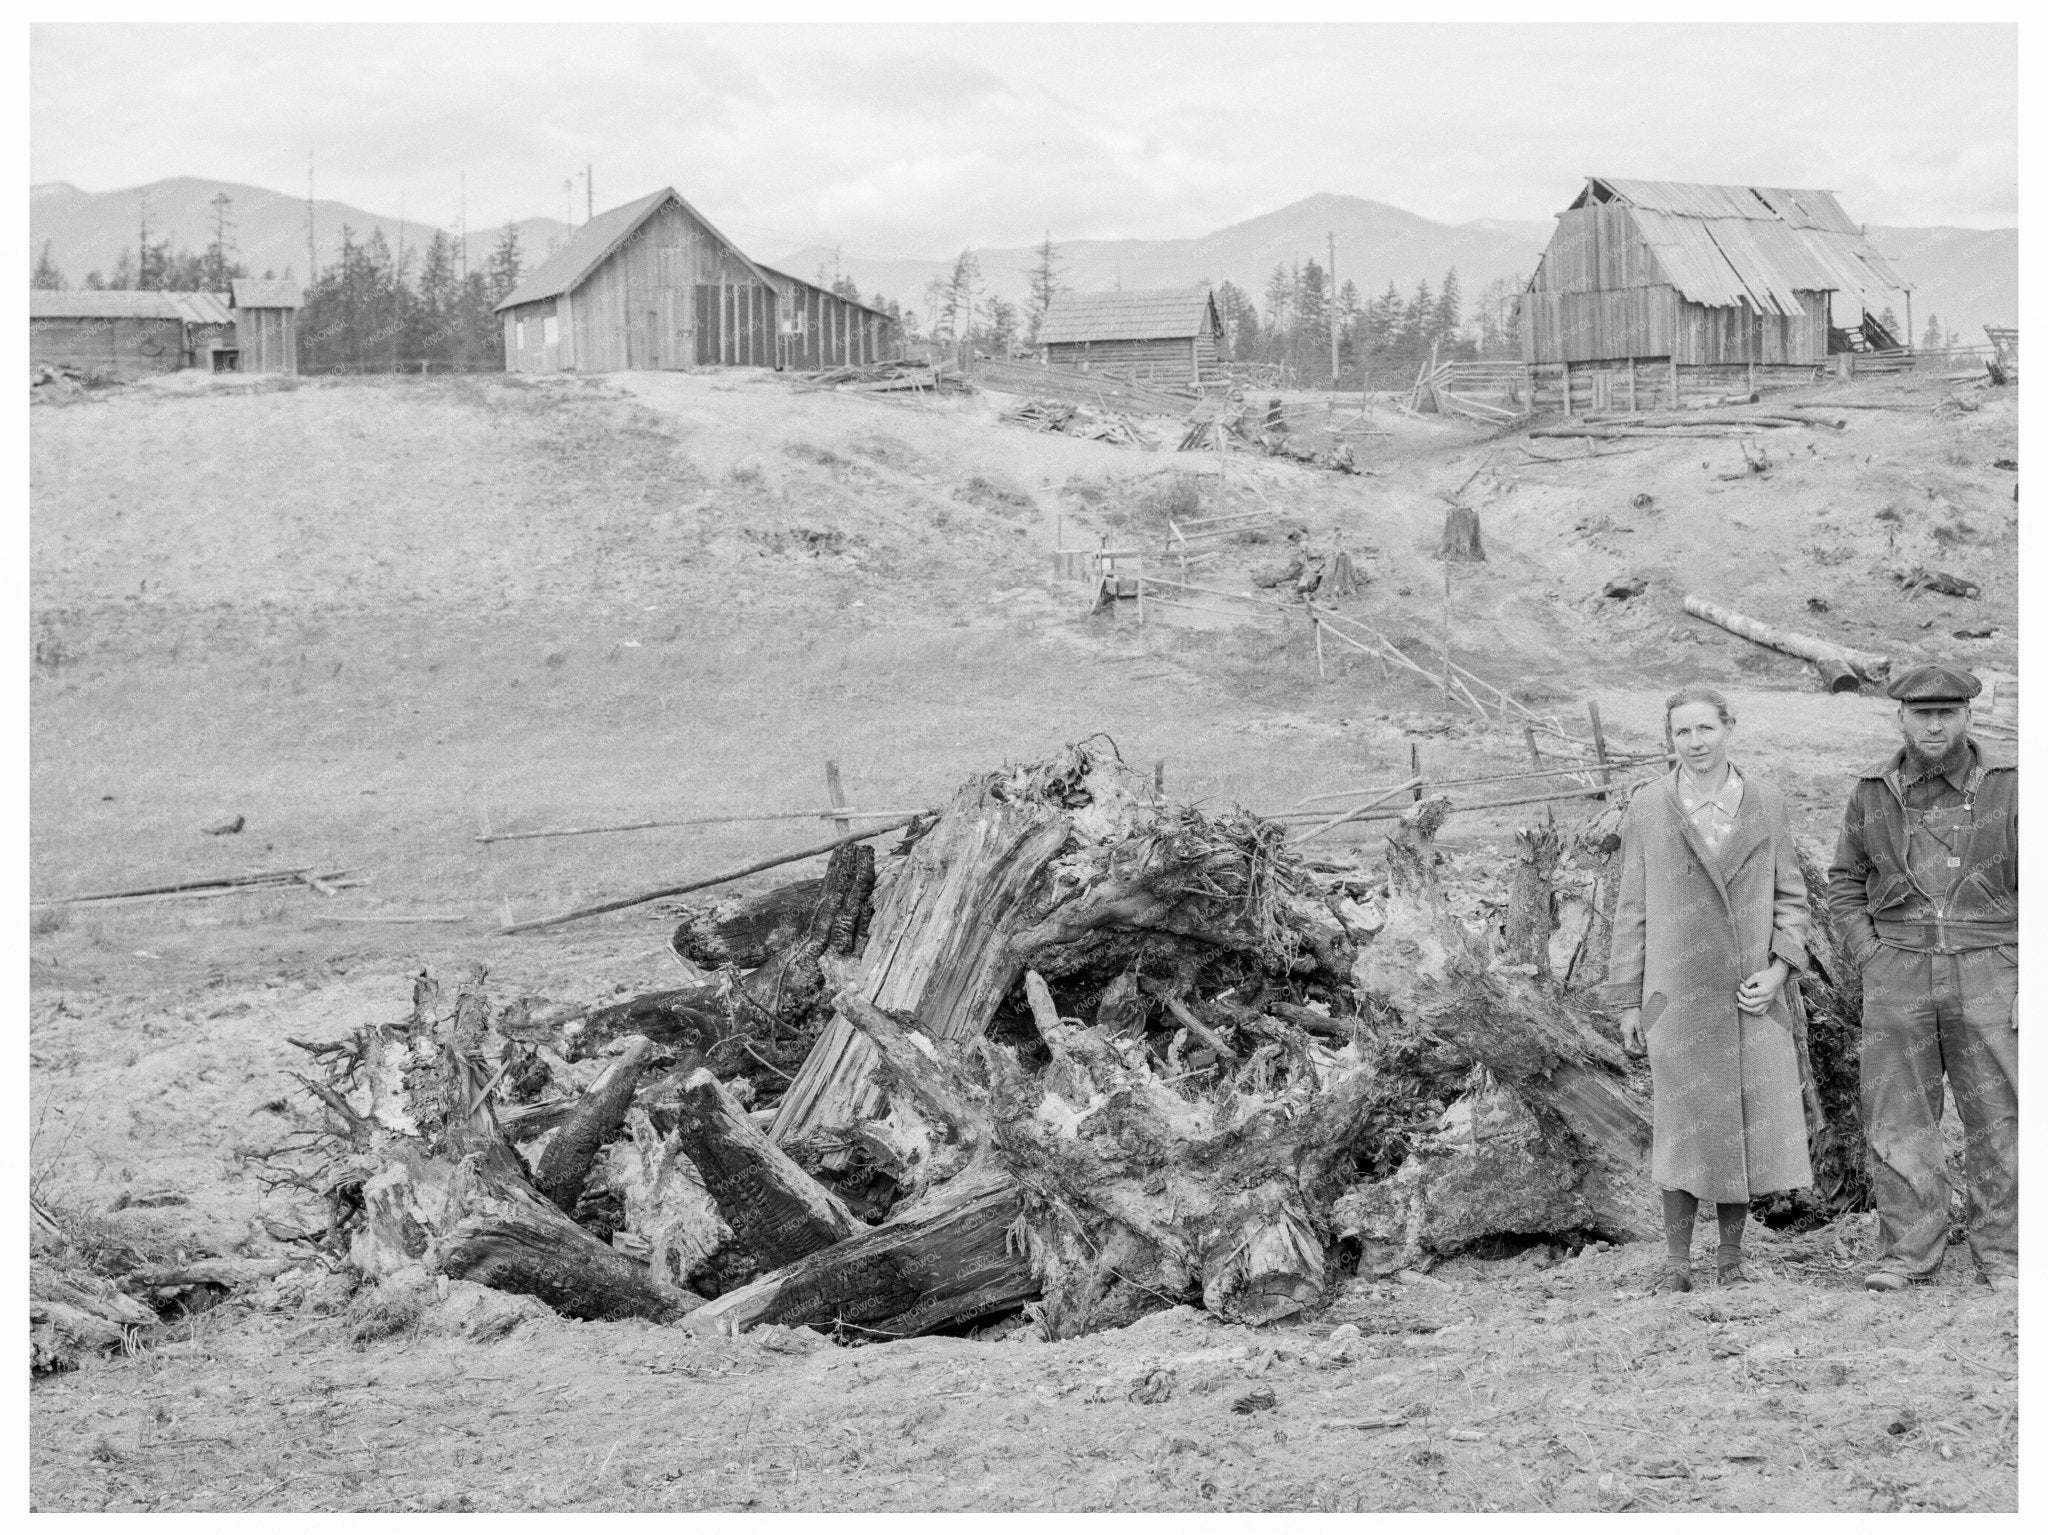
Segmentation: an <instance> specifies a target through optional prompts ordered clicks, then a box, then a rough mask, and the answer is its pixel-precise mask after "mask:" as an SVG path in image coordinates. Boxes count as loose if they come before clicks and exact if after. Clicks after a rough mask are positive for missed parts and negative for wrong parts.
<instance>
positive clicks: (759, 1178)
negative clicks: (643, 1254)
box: [676, 1068, 862, 1269]
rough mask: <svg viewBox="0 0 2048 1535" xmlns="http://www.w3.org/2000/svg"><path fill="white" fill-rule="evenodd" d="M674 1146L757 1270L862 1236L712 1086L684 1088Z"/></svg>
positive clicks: (708, 1082)
mask: <svg viewBox="0 0 2048 1535" xmlns="http://www.w3.org/2000/svg"><path fill="white" fill-rule="evenodd" d="M678 1110H679V1119H678V1124H677V1129H676V1144H677V1145H678V1146H679V1147H680V1148H681V1149H682V1151H683V1152H684V1154H685V1155H687V1156H688V1157H689V1159H690V1161H691V1162H692V1163H693V1164H694V1165H695V1166H696V1169H697V1172H698V1175H699V1176H700V1177H701V1178H702V1179H703V1181H704V1187H705V1188H706V1190H707V1191H708V1192H709V1193H710V1195H711V1197H712V1199H713V1200H715V1201H716V1202H717V1205H718V1213H719V1215H720V1216H721V1217H722V1218H723V1219H724V1221H725V1223H726V1225H727V1226H728V1227H730V1228H731V1231H732V1234H733V1239H734V1241H735V1242H737V1243H738V1245H739V1246H740V1247H741V1248H743V1249H744V1250H745V1251H746V1252H747V1254H748V1255H749V1256H750V1257H752V1258H753V1259H754V1260H755V1262H756V1264H757V1265H758V1266H759V1267H760V1268H763V1269H774V1268H780V1267H781V1266H782V1265H784V1264H786V1263H791V1262H794V1261H795V1260H796V1259H798V1258H802V1257H805V1256H807V1255H808V1254H810V1253H814V1252H816V1251H817V1250H818V1249H819V1248H822V1247H830V1246H832V1245H833V1244H834V1243H835V1242H843V1241H845V1240H846V1239H847V1238H848V1237H850V1236H852V1235H853V1234H854V1233H855V1232H857V1231H859V1230H861V1229H862V1227H861V1223H860V1222H859V1221H858V1220H857V1219H855V1218H854V1215H853V1212H852V1211H850V1210H848V1209H847V1208H846V1206H845V1205H843V1204H842V1203H840V1201H839V1200H838V1199H836V1198H835V1197H834V1196H833V1195H832V1194H831V1192H830V1191H829V1190H827V1189H826V1188H824V1187H823V1186H822V1185H821V1184H819V1183H818V1182H816V1181H815V1180H814V1179H812V1178H811V1177H810V1176H809V1175H808V1174H807V1173H805V1172H804V1171H803V1169H802V1168H800V1167H798V1166H797V1165H796V1163H794V1162H792V1161H791V1160H790V1159H789V1157H788V1156H787V1155H786V1154H784V1152H783V1151H782V1150H781V1148H779V1147H778V1146H776V1145H775V1144H774V1142H772V1141H770V1140H769V1139H768V1137H767V1136H766V1135H764V1134H762V1133H761V1131H760V1129H759V1128H758V1127H757V1126H756V1125H755V1124H754V1122H753V1121H752V1120H751V1119H749V1118H748V1117H747V1112H746V1110H745V1109H743V1108H741V1107H740V1106H739V1104H738V1102H736V1101H735V1100H734V1098H733V1096H732V1094H731V1093H729V1092H727V1091H726V1090H725V1088H724V1087H723V1086H722V1085H721V1084H720V1083H719V1080H718V1078H716V1077H715V1076H713V1075H712V1074H711V1073H710V1072H708V1071H705V1070H703V1069H701V1068H700V1069H698V1070H697V1071H695V1072H693V1073H691V1075H690V1077H689V1079H688V1080H687V1081H686V1082H684V1084H683V1089H682V1094H681V1097H680V1100H679V1103H678Z"/></svg>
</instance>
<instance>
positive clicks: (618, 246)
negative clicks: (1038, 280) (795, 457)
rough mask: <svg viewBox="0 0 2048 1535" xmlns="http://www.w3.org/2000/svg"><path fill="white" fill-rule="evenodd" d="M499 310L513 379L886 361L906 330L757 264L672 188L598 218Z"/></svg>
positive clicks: (875, 311)
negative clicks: (900, 332) (533, 375)
mask: <svg viewBox="0 0 2048 1535" xmlns="http://www.w3.org/2000/svg"><path fill="white" fill-rule="evenodd" d="M497 312H498V314H499V315H500V316H501V317H502V318H503V320H504V325H505V368H506V371H507V372H511V373H553V372H565V371H571V370H573V371H576V372H582V373H610V372H618V371H626V370H639V369H680V368H701V367H760V368H782V367H789V368H816V367H825V366H834V365H838V364H841V363H865V362H876V361H880V360H882V359H884V358H887V357H891V356H894V355H895V348H896V344H897V329H898V327H897V323H896V322H895V321H894V320H892V319H891V318H890V317H889V316H888V315H887V314H885V313H884V312H883V311H881V310H879V309H876V308H875V307H873V306H872V305H869V304H863V303H859V302H857V301H855V300H852V299H847V298H842V297H840V296H839V295H837V294H834V293H832V292H831V291H829V290H828V289H824V288H820V287H818V286H817V285H815V284H813V283H807V282H804V281H803V280H802V279H800V278H795V277H791V276H790V275H789V274H788V273H786V272H778V271H776V270H775V269H774V268H773V267H768V266H763V265H762V264H761V263H759V262H757V261H754V260H753V259H752V258H750V257H749V256H747V255H746V253H745V252H743V251H742V250H740V248H739V247H738V246H737V245H735V244H733V242H732V241H730V240H728V239H727V238H726V237H725V236H724V235H722V234H720V233H719V232H718V230H717V229H716V228H715V227H714V226H713V225H712V224H711V222H710V220H708V219H706V218H705V217H704V216H703V215H702V214H701V213H699V212H698V211H697V210H696V209H695V208H693V207H691V206H690V205H689V204H688V203H687V202H685V201H684V200H683V199H682V198H681V197H679V196H678V195H677V194H676V192H675V189H674V188H672V187H663V188H662V189H661V190H660V191H658V192H653V193H650V194H649V195H647V196H646V197H642V198H639V199H637V200H636V201H634V202H630V203H625V204H623V205H621V206H619V207H617V208H611V209H608V210H606V211H605V212H603V213H600V214H598V215H596V216H595V217H594V218H592V219H591V220H590V221H589V222H588V223H587V224H585V225H583V227H582V228H580V229H578V230H577V231H576V232H575V233H574V234H572V235H571V236H570V237H569V239H568V241H567V242H566V243H565V244H563V245H562V246H561V248H560V249H558V250H556V251H555V252H554V253H553V254H552V255H550V256H549V257H548V258H547V259H546V260H545V261H543V262H542V263H541V264H540V265H539V266H538V267H536V268H534V270H533V271H532V273H531V274H529V275H528V276H527V277H526V278H525V279H524V280H523V281H521V282H520V283H519V285H518V286H517V287H515V288H514V289H513V290H512V291H511V292H510V293H508V294H506V295H505V297H504V299H503V300H502V301H501V302H500V303H499V304H498V306H497Z"/></svg>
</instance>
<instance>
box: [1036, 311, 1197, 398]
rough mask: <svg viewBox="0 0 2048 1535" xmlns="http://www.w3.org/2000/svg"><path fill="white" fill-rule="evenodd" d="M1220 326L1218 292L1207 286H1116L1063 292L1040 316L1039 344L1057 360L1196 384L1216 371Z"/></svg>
mask: <svg viewBox="0 0 2048 1535" xmlns="http://www.w3.org/2000/svg"><path fill="white" fill-rule="evenodd" d="M1222 334H1223V321H1222V317H1221V316H1220V315H1218V314H1217V312H1216V295H1215V294H1214V293H1212V292H1211V291H1210V290H1209V289H1208V288H1206V287H1196V288H1141V289H1119V290H1117V291H1114V292H1110V293H1062V294H1060V295H1058V296H1057V297H1056V298H1054V299H1053V301H1052V303H1051V304H1049V305H1048V306H1047V307H1046V311H1045V318H1044V320H1043V321H1041V322H1040V324H1039V327H1038V344H1039V345H1040V346H1041V347H1043V348H1044V349H1045V360H1046V361H1047V362H1049V363H1051V364H1053V365H1054V366H1055V367H1062V368H1078V369H1084V370H1088V371H1092V372H1097V373H1101V372H1108V373H1113V374H1115V375H1116V376H1118V377H1120V378H1127V379H1129V380H1130V381H1131V382H1133V383H1150V384H1180V385H1199V384H1201V382H1202V381H1203V380H1204V379H1207V378H1213V377H1215V376H1216V373H1217V371H1218V370H1217V362H1218V354H1217V350H1216V343H1217V338H1218V337H1220V336H1221V335H1222Z"/></svg>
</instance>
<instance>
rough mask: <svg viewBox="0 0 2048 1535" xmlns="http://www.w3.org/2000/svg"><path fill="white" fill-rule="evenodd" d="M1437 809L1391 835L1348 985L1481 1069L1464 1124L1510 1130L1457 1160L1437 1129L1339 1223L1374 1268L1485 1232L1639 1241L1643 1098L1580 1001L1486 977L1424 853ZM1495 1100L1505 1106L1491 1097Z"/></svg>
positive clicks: (1357, 1195)
mask: <svg viewBox="0 0 2048 1535" xmlns="http://www.w3.org/2000/svg"><path fill="white" fill-rule="evenodd" d="M1445 808H1447V806H1444V805H1443V804H1442V802H1441V800H1440V799H1433V800H1425V801H1424V802H1423V803H1422V804H1420V805H1417V806H1415V807H1414V808H1413V809H1411V810H1410V811H1409V812H1408V814H1407V815H1406V816H1404V817H1403V820H1402V824H1401V826H1400V827H1399V828H1398V829H1397V830H1396V831H1395V833H1394V834H1393V835H1392V836H1390V837H1389V839H1388V871H1389V898H1388V903H1387V921H1386V925H1385V926H1384V927H1383V928H1382V929H1381V931H1380V932H1379V934H1378V935H1377V936H1376V937H1375V938H1374V940H1373V942H1372V943H1371V945H1370V946H1368V948H1366V949H1365V950H1364V951H1363V952H1361V954H1360V955H1359V960H1358V964H1357V967H1356V969H1355V972H1354V974H1355V976H1356V980H1357V985H1358V989H1359V990H1360V991H1361V992H1362V993H1364V994H1365V995H1366V996H1368V997H1370V998H1372V999H1373V1000H1374V1001H1376V1002H1377V1003H1379V1004H1380V1005H1381V1006H1383V1007H1386V1008H1389V1009H1391V1010H1392V1011H1394V1012H1396V1013H1398V1014H1399V1015H1400V1017H1401V1018H1402V1020H1403V1021H1404V1022H1405V1023H1406V1024H1407V1025H1408V1026H1409V1027H1411V1028H1416V1029H1420V1030H1422V1031H1425V1032H1426V1033H1428V1034H1430V1035H1433V1036H1435V1037H1436V1038H1438V1039H1441V1040H1443V1041H1444V1042H1446V1043H1447V1044H1449V1045H1450V1046H1451V1047H1452V1048H1453V1049H1454V1050H1456V1051H1457V1052H1458V1053H1459V1054H1461V1055H1462V1056H1464V1057H1465V1058H1466V1059H1468V1060H1470V1061H1473V1062H1476V1063H1478V1064H1479V1065H1480V1066H1482V1067H1484V1068H1485V1072H1486V1076H1485V1078H1484V1079H1483V1080H1482V1081H1479V1082H1476V1083H1475V1084H1474V1091H1473V1093H1468V1094H1467V1097H1468V1098H1474V1097H1475V1095H1476V1101H1475V1102H1474V1103H1473V1104H1472V1105H1471V1106H1470V1107H1468V1108H1466V1109H1465V1110H1464V1111H1463V1113H1464V1115H1465V1116H1466V1117H1467V1119H1468V1120H1471V1119H1472V1117H1473V1116H1475V1115H1477V1116H1481V1117H1489V1118H1491V1119H1493V1120H1496V1121H1499V1122H1501V1123H1502V1124H1503V1125H1504V1126H1507V1127H1510V1129H1509V1130H1504V1131H1503V1133H1502V1134H1501V1135H1500V1136H1497V1137H1496V1138H1495V1139H1494V1141H1493V1143H1492V1144H1490V1145H1487V1146H1484V1147H1481V1146H1479V1145H1476V1144H1475V1145H1473V1146H1472V1147H1471V1148H1470V1151H1471V1154H1470V1155H1463V1154H1459V1155H1446V1154H1440V1153H1443V1152H1445V1151H1446V1148H1447V1147H1448V1148H1449V1150H1451V1151H1455V1152H1458V1153H1463V1152H1464V1151H1466V1149H1467V1148H1466V1146H1465V1144H1464V1138H1463V1137H1461V1136H1460V1135H1459V1134H1458V1133H1457V1132H1456V1131H1455V1130H1447V1129H1446V1127H1445V1126H1444V1125H1443V1124H1442V1123H1441V1122H1440V1123H1439V1126H1438V1128H1437V1130H1436V1131H1435V1132H1433V1133H1432V1134H1431V1135H1430V1136H1428V1137H1425V1138H1424V1140H1423V1141H1422V1142H1420V1143H1418V1144H1417V1146H1416V1147H1415V1148H1414V1151H1413V1153H1412V1154H1411V1155H1410V1157H1409V1158H1408V1161H1407V1162H1406V1163H1404V1164H1403V1165H1402V1167H1401V1169H1400V1170H1399V1172H1398V1173H1397V1175H1396V1176H1395V1177H1394V1178H1392V1179H1388V1180H1384V1181H1382V1182H1379V1183H1375V1184H1371V1185H1364V1186H1361V1187H1359V1188H1357V1189H1354V1190H1352V1191H1351V1192H1350V1193H1349V1194H1347V1195H1346V1196H1345V1199H1344V1201H1340V1205H1339V1211H1338V1215H1337V1218H1338V1219H1339V1220H1340V1221H1341V1222H1342V1223H1343V1224H1344V1226H1345V1229H1346V1231H1347V1232H1348V1233H1349V1234H1352V1235H1355V1236H1358V1237H1359V1238H1361V1240H1362V1241H1363V1242H1364V1244H1365V1246H1366V1249H1367V1252H1368V1255H1369V1257H1371V1256H1372V1255H1374V1254H1377V1255H1378V1256H1377V1257H1376V1258H1374V1259H1373V1261H1374V1262H1376V1263H1378V1264H1380V1265H1381V1266H1382V1271H1387V1272H1390V1271H1391V1268H1393V1267H1407V1266H1412V1265H1413V1264H1415V1263H1416V1262H1418V1261H1421V1260H1422V1259H1423V1258H1424V1257H1433V1256H1437V1255H1441V1254H1443V1253H1446V1252H1450V1251H1455V1250H1456V1249H1457V1247H1459V1246H1461V1245H1465V1244H1468V1243H1469V1242H1471V1241H1473V1240H1476V1239H1477V1238H1478V1237H1480V1236H1484V1235H1495V1234H1501V1233H1511V1232H1538V1233H1540V1232H1545V1231H1557V1230H1569V1229H1586V1230H1591V1231H1596V1232H1598V1233H1599V1234H1601V1235H1603V1236H1607V1237H1610V1238H1618V1239H1627V1238H1632V1237H1635V1236H1640V1235H1644V1234H1647V1233H1648V1232H1650V1231H1651V1230H1653V1229H1654V1224H1653V1216H1652V1210H1653V1203H1652V1196H1651V1191H1650V1189H1649V1188H1648V1186H1647V1183H1646V1182H1645V1181H1644V1177H1643V1169H1644V1163H1645V1160H1646V1158H1647V1155H1648V1151H1649V1144H1650V1120H1649V1103H1648V1095H1647V1094H1646V1093H1645V1092H1644V1091H1643V1088H1642V1086H1641V1085H1640V1083H1639V1082H1637V1081H1636V1080H1635V1079H1634V1077H1633V1075H1632V1074H1631V1072H1630V1068H1629V1063H1628V1061H1627V1059H1626V1057H1624V1056H1623V1055H1622V1053H1621V1050H1620V1049H1619V1047H1618V1046H1616V1045H1615V1044H1614V1043H1613V1042H1612V1041H1610V1040H1609V1039H1608V1038H1607V1037H1606V1036H1605V1035H1604V1034H1603V1033H1602V1032H1601V1031H1600V1030H1599V1029H1597V1028H1596V1027H1594V1025H1593V1024H1592V1022H1591V1020H1590V1018H1589V1017H1588V1016H1587V1013H1586V1011H1585V1005H1584V1004H1583V1003H1582V1002H1580V1001H1578V1000H1576V999H1574V998H1571V997H1569V996H1567V997H1553V996H1550V995H1547V994H1546V993H1545V992H1544V991H1543V990H1542V989H1541V988H1539V987H1538V985H1537V984H1536V983H1535V982H1534V981H1533V980H1522V979H1520V978H1517V977H1514V976H1510V975H1503V974H1501V973H1500V972H1499V971H1497V970H1492V969H1490V968H1489V967H1488V966H1487V964H1486V961H1485V956H1484V954H1483V952H1481V951H1480V949H1479V946H1478V945H1477V944H1476V943H1475V942H1474V940H1473V939H1472V937H1471V935H1469V934H1467V933H1466V932H1465V931H1464V929H1463V928H1462V927H1461V926H1460V925H1459V924H1458V923H1457V922H1456V920H1455V919H1454V918H1452V917H1451V915H1450V913H1449V910H1448V908H1447V905H1446V901H1445V896H1444V892H1443V889H1442V882H1441V878H1440V875H1439V873H1438V864H1439V862H1440V855H1439V854H1438V853H1437V852H1436V849H1435V846H1434V841H1433V839H1434V836H1435V833H1436V830H1437V827H1438V826H1440V825H1441V824H1442V821H1443V810H1444V809H1445ZM1502 1091H1505V1092H1506V1093H1507V1094H1509V1095H1510V1096H1509V1097H1508V1098H1506V1099H1499V1098H1494V1097H1491V1096H1489V1095H1494V1094H1497V1093H1499V1092H1502ZM1474 1122H1476V1121H1474ZM1510 1130H1511V1133H1510ZM1389 1266H1391V1267H1389Z"/></svg>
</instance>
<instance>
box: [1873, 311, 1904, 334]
mask: <svg viewBox="0 0 2048 1535" xmlns="http://www.w3.org/2000/svg"><path fill="white" fill-rule="evenodd" d="M1877 323H1878V324H1880V325H1882V326H1883V327H1884V328H1885V333H1886V334H1887V335H1891V336H1896V335H1897V334H1898V333H1899V317H1898V316H1897V315H1895V314H1893V313H1892V306H1891V305H1889V304H1887V305H1885V306H1884V312H1883V313H1882V314H1880V315H1879V316H1878V317H1877Z"/></svg>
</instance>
